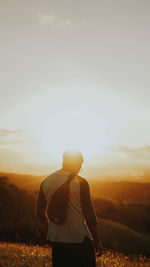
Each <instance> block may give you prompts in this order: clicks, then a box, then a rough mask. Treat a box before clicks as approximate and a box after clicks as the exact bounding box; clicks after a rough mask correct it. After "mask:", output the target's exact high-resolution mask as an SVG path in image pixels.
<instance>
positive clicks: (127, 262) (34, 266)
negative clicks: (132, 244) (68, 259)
mask: <svg viewBox="0 0 150 267" xmlns="http://www.w3.org/2000/svg"><path fill="white" fill-rule="evenodd" d="M6 266H7V267H29V266H31V267H46V266H47V267H50V266H52V263H51V249H50V248H49V247H39V246H27V245H23V244H21V245H20V244H12V243H0V267H6ZM131 266H134V267H150V259H149V260H148V258H146V257H143V256H140V257H139V258H136V257H134V258H133V257H132V258H131V257H129V256H128V257H127V256H125V255H123V254H119V253H112V252H111V251H109V250H108V251H106V252H105V253H104V254H103V255H102V256H101V257H100V258H98V259H97V267H131ZM70 267H71V266H70Z"/></svg>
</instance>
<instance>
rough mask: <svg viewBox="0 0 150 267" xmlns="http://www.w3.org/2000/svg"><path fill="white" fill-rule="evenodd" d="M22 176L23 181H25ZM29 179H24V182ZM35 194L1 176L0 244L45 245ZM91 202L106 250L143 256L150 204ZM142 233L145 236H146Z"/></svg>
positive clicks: (117, 201)
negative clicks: (118, 250) (140, 252)
mask: <svg viewBox="0 0 150 267" xmlns="http://www.w3.org/2000/svg"><path fill="white" fill-rule="evenodd" d="M25 177H26V176H25ZM25 177H24V179H26V178H25ZM31 178H32V177H28V181H29V179H31ZM34 178H35V177H34ZM12 179H13V177H12ZM17 179H21V176H17ZM42 179H43V178H42V177H39V180H42ZM39 180H38V183H39ZM11 181H12V180H11ZM34 181H35V180H34ZM24 184H25V182H24ZM100 184H101V183H99V188H100ZM129 184H130V183H129ZM114 186H115V185H114ZM37 189H38V188H37ZM97 190H98V188H97ZM101 190H102V189H101ZM108 192H109V190H108ZM108 192H107V193H108ZM37 193H38V191H37V190H34V191H31V190H27V189H22V188H19V187H18V186H16V185H14V184H12V182H10V181H9V178H8V177H7V176H1V178H0V215H1V216H0V240H1V241H13V242H26V243H34V244H36V243H40V244H42V243H45V242H46V232H45V231H43V230H42V229H41V228H40V225H39V222H38V221H37V219H36V217H35V208H36V199H37ZM93 203H94V206H95V210H96V214H97V216H98V218H99V221H100V226H99V229H100V235H101V237H102V241H103V242H104V245H105V246H106V247H107V248H114V247H117V246H118V247H119V249H120V250H121V251H126V252H128V251H131V252H134V251H135V252H138V251H143V252H144V253H147V250H148V249H149V246H150V241H149V237H150V230H149V225H150V212H149V211H150V201H149V202H131V201H129V202H127V201H122V199H121V200H120V199H118V200H112V199H110V198H109V199H108V198H104V197H102V196H101V194H99V196H97V197H96V196H95V197H93ZM125 225H126V226H125ZM127 226H128V227H127ZM131 229H132V230H131ZM133 230H134V231H133ZM135 230H136V231H135ZM138 232H139V233H138ZM142 233H145V234H147V235H149V236H147V237H146V236H145V235H143V234H142ZM146 247H147V250H146ZM142 248H143V250H142Z"/></svg>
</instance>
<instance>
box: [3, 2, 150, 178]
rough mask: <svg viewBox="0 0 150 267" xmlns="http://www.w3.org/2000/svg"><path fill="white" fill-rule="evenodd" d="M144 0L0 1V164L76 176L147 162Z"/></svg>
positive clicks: (149, 113) (149, 41)
mask: <svg viewBox="0 0 150 267" xmlns="http://www.w3.org/2000/svg"><path fill="white" fill-rule="evenodd" d="M149 10H150V2H149V0H143V1H141V0H126V1H123V0H113V1H112V0H108V1H106V0H103V1H101V0H100V1H87V0H86V1H82V0H81V1H73V0H61V1H60V0H55V1H50V0H47V1H46V0H41V1H33V0H30V1H19V0H14V1H7V0H6V1H0V30H1V35H0V43H1V50H0V58H1V61H0V75H1V83H0V85H1V87H0V92H1V97H0V170H2V171H13V172H21V173H35V174H45V173H47V172H50V171H53V170H55V169H56V168H58V167H60V166H61V158H62V153H63V151H64V150H68V149H73V150H80V151H81V152H82V153H83V155H84V159H85V163H84V166H83V167H84V168H83V170H84V171H83V173H82V174H83V175H85V176H92V175H93V176H98V175H99V173H100V172H101V173H104V174H107V175H112V174H113V175H115V174H116V173H118V172H120V173H122V174H123V175H124V174H125V173H128V174H129V173H130V174H131V175H132V174H133V175H134V176H136V177H140V176H142V175H143V173H144V170H145V169H146V168H147V167H148V166H149V163H150V105H149V99H150V89H149V88H150V75H149V69H150V53H149V48H150V35H149V28H150V16H149Z"/></svg>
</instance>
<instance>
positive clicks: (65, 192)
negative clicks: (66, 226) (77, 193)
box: [46, 173, 75, 225]
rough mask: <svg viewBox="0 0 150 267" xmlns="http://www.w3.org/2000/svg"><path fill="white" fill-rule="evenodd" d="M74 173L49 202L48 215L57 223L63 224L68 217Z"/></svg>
mask: <svg viewBox="0 0 150 267" xmlns="http://www.w3.org/2000/svg"><path fill="white" fill-rule="evenodd" d="M74 175H75V174H73V173H71V174H70V175H69V177H68V179H67V181H66V182H65V183H64V184H63V185H61V186H60V187H59V188H58V189H57V190H56V191H55V192H54V193H53V194H52V197H51V200H50V202H49V204H48V207H47V212H46V213H47V216H48V218H49V219H50V220H51V221H52V222H53V223H55V224H58V225H61V224H63V223H64V221H65V219H66V215H67V208H68V202H69V185H70V182H71V181H72V179H73V178H74Z"/></svg>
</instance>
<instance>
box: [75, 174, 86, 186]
mask: <svg viewBox="0 0 150 267" xmlns="http://www.w3.org/2000/svg"><path fill="white" fill-rule="evenodd" d="M77 178H78V180H79V182H80V183H81V184H85V185H88V181H87V180H86V179H85V178H83V177H82V176H80V175H77Z"/></svg>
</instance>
